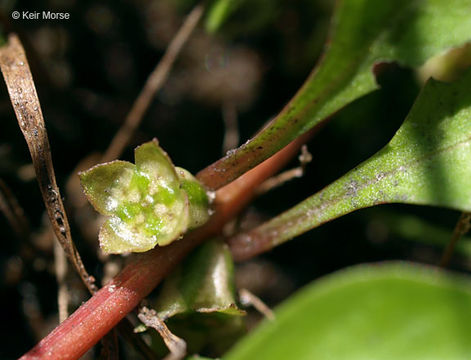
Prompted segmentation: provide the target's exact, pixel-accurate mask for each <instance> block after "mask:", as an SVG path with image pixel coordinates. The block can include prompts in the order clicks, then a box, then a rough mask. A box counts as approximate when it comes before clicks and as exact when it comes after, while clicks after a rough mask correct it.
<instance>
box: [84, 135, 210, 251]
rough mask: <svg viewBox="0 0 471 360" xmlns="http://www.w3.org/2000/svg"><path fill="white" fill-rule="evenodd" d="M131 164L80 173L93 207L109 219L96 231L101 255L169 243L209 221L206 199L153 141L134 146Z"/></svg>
mask: <svg viewBox="0 0 471 360" xmlns="http://www.w3.org/2000/svg"><path fill="white" fill-rule="evenodd" d="M134 157H135V162H136V164H135V165H134V164H131V163H129V162H127V161H120V160H116V161H112V162H109V163H105V164H100V165H97V166H94V167H92V168H91V169H89V170H87V171H84V172H81V173H80V174H79V176H80V181H81V183H82V187H83V189H84V192H85V195H86V196H87V198H88V200H89V201H90V203H91V204H92V205H93V207H94V208H95V209H96V210H97V211H98V212H99V213H101V214H103V215H106V216H109V218H108V219H107V220H106V221H105V223H104V224H103V225H102V227H101V229H100V234H99V240H100V246H101V248H102V250H103V251H104V252H105V253H114V254H119V253H124V252H143V251H147V250H150V249H152V248H154V247H155V246H156V245H161V246H163V245H168V244H170V243H171V242H172V241H174V240H177V239H179V238H180V237H182V235H183V234H184V233H185V232H186V231H187V230H189V229H192V228H195V227H198V226H201V225H202V224H204V223H205V222H206V221H207V220H208V218H209V200H208V196H207V194H206V192H205V190H204V189H203V187H202V186H201V184H200V183H199V182H198V180H196V179H195V177H194V176H193V175H191V174H190V173H189V172H188V171H186V170H185V169H182V168H178V167H174V166H173V164H172V161H171V160H170V158H169V157H168V155H167V154H166V153H165V151H163V150H162V149H161V148H160V147H159V144H158V142H157V140H156V139H154V140H153V141H150V142H147V143H145V144H143V145H141V146H139V147H137V148H136V150H135V151H134Z"/></svg>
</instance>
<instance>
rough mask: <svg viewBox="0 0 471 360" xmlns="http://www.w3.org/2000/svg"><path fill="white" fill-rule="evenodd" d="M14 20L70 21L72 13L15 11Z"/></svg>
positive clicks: (12, 14) (13, 13) (12, 15)
mask: <svg viewBox="0 0 471 360" xmlns="http://www.w3.org/2000/svg"><path fill="white" fill-rule="evenodd" d="M11 17H12V18H13V19H14V20H69V19H70V13H68V12H54V11H13V12H12V13H11Z"/></svg>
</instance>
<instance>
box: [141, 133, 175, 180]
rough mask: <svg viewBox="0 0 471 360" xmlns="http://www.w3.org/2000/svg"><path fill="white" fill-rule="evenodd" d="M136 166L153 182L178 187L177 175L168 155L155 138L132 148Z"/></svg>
mask: <svg viewBox="0 0 471 360" xmlns="http://www.w3.org/2000/svg"><path fill="white" fill-rule="evenodd" d="M134 158H135V162H136V167H137V169H138V171H139V172H141V173H143V174H147V175H148V176H149V178H150V179H152V182H153V183H155V184H170V186H174V187H178V185H177V184H178V177H177V173H176V172H175V168H174V166H173V164H172V161H171V160H170V158H169V156H168V155H167V153H166V152H165V151H163V150H162V149H161V148H160V146H159V143H158V141H157V139H154V140H152V141H149V142H146V143H144V144H142V145H141V146H138V147H137V148H136V150H134Z"/></svg>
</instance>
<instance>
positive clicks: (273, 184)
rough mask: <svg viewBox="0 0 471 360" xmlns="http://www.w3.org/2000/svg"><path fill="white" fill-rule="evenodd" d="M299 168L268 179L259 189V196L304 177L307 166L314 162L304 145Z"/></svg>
mask: <svg viewBox="0 0 471 360" xmlns="http://www.w3.org/2000/svg"><path fill="white" fill-rule="evenodd" d="M298 159H299V166H298V167H295V168H294V169H290V170H286V171H283V172H282V173H281V174H278V175H276V176H273V177H271V178H269V179H267V180H266V181H265V182H264V183H263V184H262V185H260V186H259V187H258V189H257V193H258V195H262V194H265V193H267V192H269V191H270V190H273V189H274V188H277V187H278V186H281V185H283V184H284V183H286V182H288V181H290V180H293V179H295V178H300V177H302V176H303V175H304V172H305V171H306V165H307V164H309V163H310V162H311V161H312V155H311V153H310V152H309V151H308V150H307V146H306V145H303V146H302V147H301V154H300V155H299V157H298Z"/></svg>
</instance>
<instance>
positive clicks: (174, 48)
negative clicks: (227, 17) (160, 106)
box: [101, 5, 203, 162]
mask: <svg viewBox="0 0 471 360" xmlns="http://www.w3.org/2000/svg"><path fill="white" fill-rule="evenodd" d="M202 15H203V5H197V6H196V7H194V8H193V10H192V11H191V12H190V14H189V15H188V16H187V18H186V19H185V21H184V22H183V25H182V26H181V28H180V30H178V32H177V34H176V35H175V37H174V38H173V39H172V41H171V42H170V45H169V46H168V48H167V51H166V52H165V54H164V56H163V57H162V59H161V60H160V62H159V63H158V64H157V66H156V67H155V69H154V70H153V71H152V72H151V74H150V75H149V77H148V78H147V81H146V84H145V85H144V87H143V88H142V90H141V92H140V93H139V96H138V97H137V99H136V100H135V101H134V104H133V105H132V108H131V110H130V111H129V113H128V115H127V116H126V120H125V121H124V124H123V126H121V128H120V129H119V130H118V132H117V134H116V135H115V137H114V138H113V140H112V141H111V144H110V146H109V147H108V149H107V150H106V152H105V155H103V158H102V159H101V162H107V161H111V160H115V159H117V158H118V157H119V156H120V155H121V154H122V153H123V150H124V148H125V147H126V145H127V144H128V143H129V141H130V140H131V138H132V136H133V134H134V132H135V131H136V129H137V127H138V126H139V124H140V122H141V120H142V117H143V116H144V114H145V113H146V111H147V109H148V108H149V105H150V103H151V102H152V99H153V98H154V96H155V94H156V93H157V91H159V90H160V88H161V87H162V85H163V84H164V82H165V80H167V77H168V75H169V72H170V69H171V68H172V65H173V63H174V62H175V59H176V58H177V56H178V54H179V53H180V51H181V49H182V48H183V45H185V43H186V41H187V40H188V38H189V37H190V35H191V33H192V32H193V30H194V29H195V27H196V25H197V24H198V21H199V20H200V18H201V16H202Z"/></svg>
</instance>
